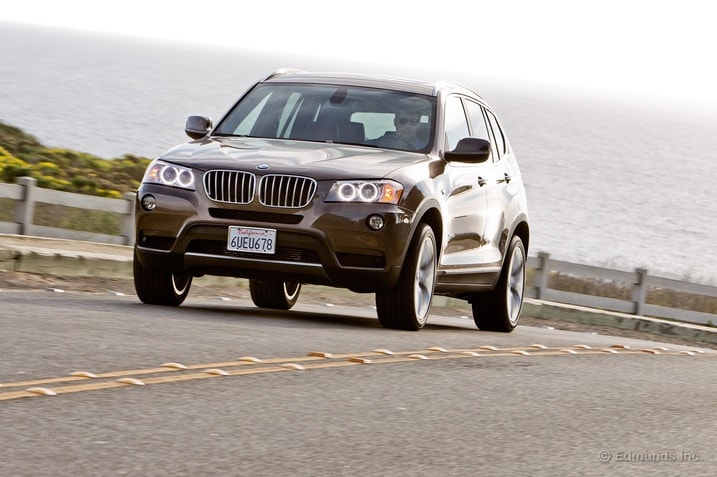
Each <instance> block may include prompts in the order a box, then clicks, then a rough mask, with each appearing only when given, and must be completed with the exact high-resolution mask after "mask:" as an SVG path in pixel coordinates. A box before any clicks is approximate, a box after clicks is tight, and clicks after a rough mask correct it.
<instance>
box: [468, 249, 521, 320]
mask: <svg viewBox="0 0 717 477" xmlns="http://www.w3.org/2000/svg"><path fill="white" fill-rule="evenodd" d="M526 263H527V259H526V254H525V246H524V245H523V241H522V240H521V239H520V237H518V236H515V237H513V240H511V242H510V247H509V248H508V254H507V256H506V258H505V263H504V264H503V270H502V271H501V273H500V278H499V279H498V284H497V285H496V287H495V289H493V290H492V291H490V292H487V293H480V294H476V295H474V296H473V297H472V299H471V303H472V308H473V321H475V324H476V326H477V327H478V328H480V329H481V330H486V331H502V332H511V331H513V330H514V329H515V327H516V326H518V320H520V310H521V309H522V308H523V294H524V292H525V270H526Z"/></svg>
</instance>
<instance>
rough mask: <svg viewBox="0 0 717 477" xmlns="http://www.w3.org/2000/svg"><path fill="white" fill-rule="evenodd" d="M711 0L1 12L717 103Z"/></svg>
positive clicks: (363, 2) (75, 4)
mask: <svg viewBox="0 0 717 477" xmlns="http://www.w3.org/2000/svg"><path fill="white" fill-rule="evenodd" d="M711 4H712V2H710V1H708V0H664V1H663V0H653V1H638V0H598V1H592V0H591V1H580V0H490V1H484V0H461V1H457V0H441V1H432V2H422V1H415V0H414V1H405V2H404V1H390V0H381V1H376V0H353V1H343V2H342V1H340V0H333V1H325V0H303V1H295V0H294V1H292V0H272V1H262V0H254V1H241V0H212V1H207V2H203V1H199V0H193V1H188V0H122V1H114V2H105V1H97V0H61V1H58V0H17V1H12V2H3V6H2V9H0V21H14V22H22V23H33V24H40V25H52V26H61V27H68V28H77V29H85V30H96V31H101V32H107V33H121V34H128V35H136V36H150V37H158V38H167V39H177V40H182V41H190V42H197V43H215V44H226V45H235V46H240V47H244V48H251V49H265V50H272V51H279V52H299V53H305V54H312V55H317V56H325V57H337V58H344V59H355V60H359V61H372V62H379V63H382V62H385V63H389V64H394V65H396V64H406V65H411V66H423V67H428V68H436V69H442V70H456V71H466V72H470V73H475V74H478V75H487V76H496V77H508V78H519V79H525V80H537V81H545V82H550V83H558V84H562V83H564V84H575V85H582V86H589V87H599V88H606V89H617V90H624V91H636V92H642V93H648V94H656V95H660V96H675V97H688V98H694V99H708V100H710V101H712V102H717V92H715V85H717V68H716V67H715V66H714V57H715V55H714V52H713V49H714V47H715V46H717V28H716V27H715V26H714V14H713V12H712V11H711V10H712V7H711Z"/></svg>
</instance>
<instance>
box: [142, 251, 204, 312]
mask: <svg viewBox="0 0 717 477" xmlns="http://www.w3.org/2000/svg"><path fill="white" fill-rule="evenodd" d="M132 269H133V274H134V289H135V291H136V292H137V296H138V297H139V299H140V300H142V302H143V303H147V304H148V305H165V306H179V305H181V304H182V302H184V299H185V298H187V295H188V294H189V288H190V287H191V286H192V276H191V275H189V274H188V273H172V272H171V271H167V270H161V269H154V268H147V267H145V266H143V265H142V264H141V263H140V262H139V260H138V259H137V254H136V253H135V256H134V261H133V264H132Z"/></svg>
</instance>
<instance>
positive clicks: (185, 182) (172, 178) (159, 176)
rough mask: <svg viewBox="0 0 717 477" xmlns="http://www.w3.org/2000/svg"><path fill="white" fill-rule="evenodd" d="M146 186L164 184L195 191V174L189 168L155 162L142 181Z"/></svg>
mask: <svg viewBox="0 0 717 477" xmlns="http://www.w3.org/2000/svg"><path fill="white" fill-rule="evenodd" d="M142 183H144V184H162V185H166V186H170V187H179V188H181V189H189V190H194V173H193V172H192V170H191V169H189V168H188V167H182V166H175V165H174V164H168V163H166V162H163V161H154V162H152V163H151V164H150V165H149V167H148V168H147V172H145V173H144V178H143V179H142Z"/></svg>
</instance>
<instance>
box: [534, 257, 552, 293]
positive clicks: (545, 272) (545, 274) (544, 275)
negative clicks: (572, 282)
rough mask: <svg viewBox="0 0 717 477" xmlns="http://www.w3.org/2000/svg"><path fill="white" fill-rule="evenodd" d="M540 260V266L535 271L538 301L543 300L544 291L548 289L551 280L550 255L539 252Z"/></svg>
mask: <svg viewBox="0 0 717 477" xmlns="http://www.w3.org/2000/svg"><path fill="white" fill-rule="evenodd" d="M538 260H540V266H539V267H538V268H537V269H536V270H535V296H536V298H537V299H538V300H542V299H543V293H544V291H545V290H547V289H548V279H549V278H550V266H549V262H550V254H549V253H548V252H538Z"/></svg>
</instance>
